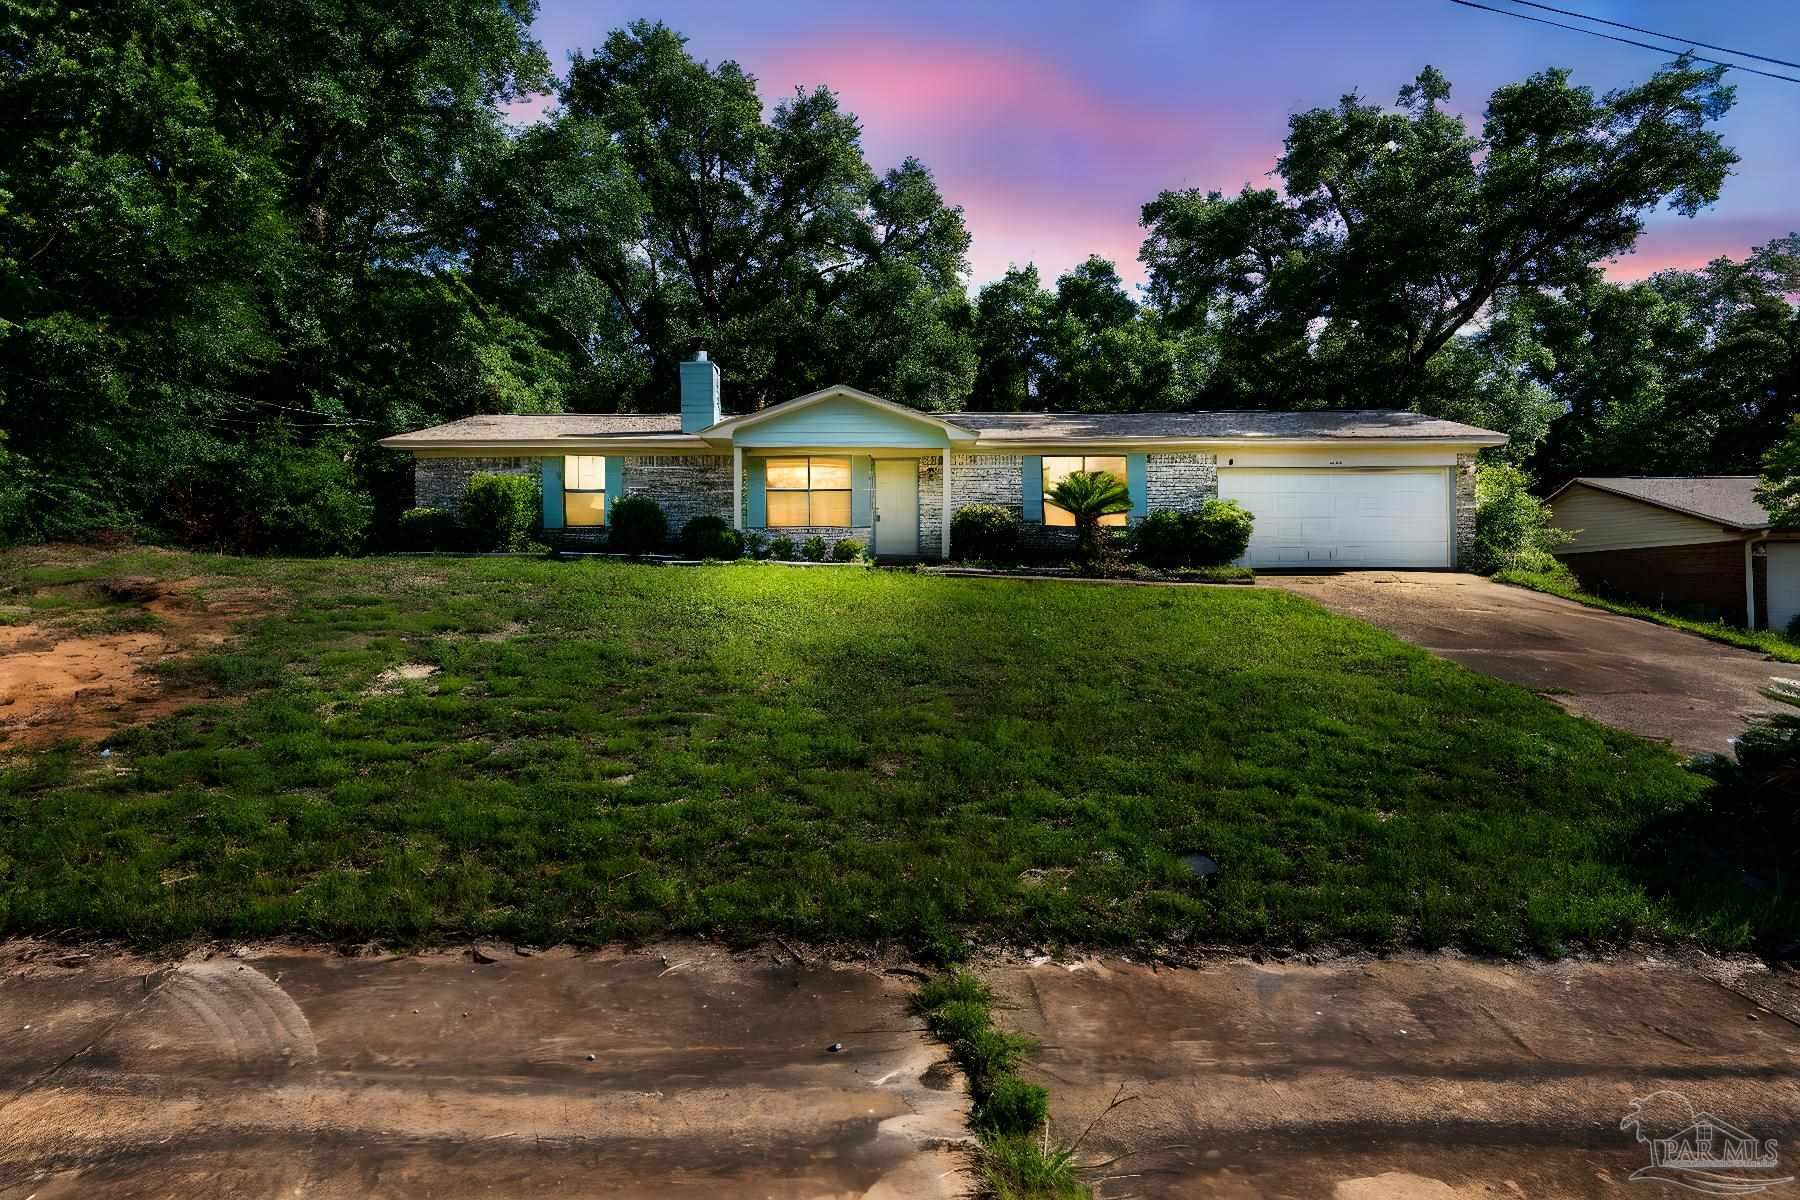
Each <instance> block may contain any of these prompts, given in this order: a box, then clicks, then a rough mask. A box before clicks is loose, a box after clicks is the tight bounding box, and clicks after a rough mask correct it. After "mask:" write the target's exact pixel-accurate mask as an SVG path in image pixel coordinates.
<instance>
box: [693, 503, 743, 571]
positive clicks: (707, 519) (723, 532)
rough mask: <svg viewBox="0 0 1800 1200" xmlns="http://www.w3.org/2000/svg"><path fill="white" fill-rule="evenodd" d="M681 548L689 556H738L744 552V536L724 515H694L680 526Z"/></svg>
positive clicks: (726, 557)
mask: <svg viewBox="0 0 1800 1200" xmlns="http://www.w3.org/2000/svg"><path fill="white" fill-rule="evenodd" d="M681 548H682V550H683V551H685V552H686V554H687V556H688V557H689V558H722V559H726V560H730V559H734V558H738V557H740V556H742V554H743V553H744V537H743V535H742V534H740V533H739V532H738V531H737V530H735V529H733V528H732V527H731V523H730V522H729V521H727V520H726V519H725V518H724V517H718V516H713V515H712V514H710V513H708V514H707V515H705V516H700V517H695V518H694V519H693V520H691V521H689V522H688V523H687V524H686V525H683V526H682V527H681Z"/></svg>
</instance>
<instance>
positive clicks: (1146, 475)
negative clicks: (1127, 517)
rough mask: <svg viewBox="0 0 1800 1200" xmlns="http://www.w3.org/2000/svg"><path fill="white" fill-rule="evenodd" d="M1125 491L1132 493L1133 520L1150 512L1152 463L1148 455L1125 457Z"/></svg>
mask: <svg viewBox="0 0 1800 1200" xmlns="http://www.w3.org/2000/svg"><path fill="white" fill-rule="evenodd" d="M1125 490H1126V491H1128V492H1130V493H1131V519H1132V520H1134V521H1136V520H1140V519H1142V517H1143V516H1144V514H1145V513H1147V512H1149V511H1150V463H1149V458H1148V456H1147V455H1143V454H1127V455H1126V456H1125Z"/></svg>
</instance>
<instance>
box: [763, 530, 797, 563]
mask: <svg viewBox="0 0 1800 1200" xmlns="http://www.w3.org/2000/svg"><path fill="white" fill-rule="evenodd" d="M794 556H795V550H794V539H793V538H791V537H788V536H787V535H786V534H782V535H780V536H778V537H776V538H775V539H774V540H772V541H771V542H770V543H769V557H770V558H773V559H777V560H778V561H780V562H793V561H794Z"/></svg>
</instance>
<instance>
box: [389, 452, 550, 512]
mask: <svg viewBox="0 0 1800 1200" xmlns="http://www.w3.org/2000/svg"><path fill="white" fill-rule="evenodd" d="M540 464H541V460H540V459H536V458H420V459H415V460H414V462H413V503H414V504H415V505H417V506H418V507H420V508H442V509H445V510H447V511H449V512H455V511H457V509H459V508H461V507H462V498H463V492H465V491H467V490H468V487H469V480H471V479H473V478H474V477H475V476H477V475H530V476H532V477H533V478H535V477H536V476H537V475H538V473H539V471H541V470H542V467H541V465H540Z"/></svg>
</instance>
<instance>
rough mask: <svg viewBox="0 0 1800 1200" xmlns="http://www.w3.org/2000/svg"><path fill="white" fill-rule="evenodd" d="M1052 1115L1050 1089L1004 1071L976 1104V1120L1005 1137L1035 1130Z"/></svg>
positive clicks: (991, 1131)
mask: <svg viewBox="0 0 1800 1200" xmlns="http://www.w3.org/2000/svg"><path fill="white" fill-rule="evenodd" d="M1049 1119H1050V1093H1049V1092H1048V1091H1046V1090H1045V1089H1044V1088H1042V1087H1039V1086H1038V1085H1037V1084H1035V1083H1027V1082H1025V1081H1024V1080H1023V1079H1020V1078H1019V1077H1018V1076H1017V1075H1002V1076H1000V1077H999V1078H998V1079H996V1080H994V1083H993V1087H992V1088H991V1089H990V1090H989V1091H988V1093H987V1095H985V1096H983V1097H981V1098H980V1100H979V1101H978V1103H977V1104H976V1106H975V1112H974V1115H973V1124H974V1125H975V1127H976V1128H977V1129H979V1130H982V1131H983V1132H986V1133H990V1134H997V1135H999V1136H1002V1137H1005V1136H1008V1135H1013V1134H1023V1133H1035V1132H1037V1130H1038V1128H1039V1127H1040V1126H1042V1125H1043V1123H1044V1122H1045V1121H1047V1120H1049Z"/></svg>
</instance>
